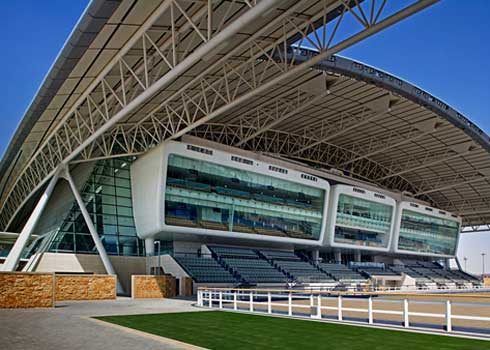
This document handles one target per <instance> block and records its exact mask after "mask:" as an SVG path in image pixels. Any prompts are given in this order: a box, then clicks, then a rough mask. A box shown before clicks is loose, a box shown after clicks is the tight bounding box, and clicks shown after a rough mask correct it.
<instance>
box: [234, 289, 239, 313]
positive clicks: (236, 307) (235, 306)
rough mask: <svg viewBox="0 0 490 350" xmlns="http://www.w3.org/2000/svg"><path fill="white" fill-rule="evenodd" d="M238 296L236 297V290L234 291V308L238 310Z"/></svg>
mask: <svg viewBox="0 0 490 350" xmlns="http://www.w3.org/2000/svg"><path fill="white" fill-rule="evenodd" d="M236 299H237V297H236V291H235V292H234V293H233V310H235V311H236V310H237V309H238V305H237V300H236Z"/></svg>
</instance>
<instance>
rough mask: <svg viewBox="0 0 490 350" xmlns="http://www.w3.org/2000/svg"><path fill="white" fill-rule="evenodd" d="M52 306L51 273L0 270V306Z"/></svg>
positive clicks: (52, 281) (52, 285)
mask: <svg viewBox="0 0 490 350" xmlns="http://www.w3.org/2000/svg"><path fill="white" fill-rule="evenodd" d="M53 306H54V279H53V274H52V273H23V272H0V308H33V307H53Z"/></svg>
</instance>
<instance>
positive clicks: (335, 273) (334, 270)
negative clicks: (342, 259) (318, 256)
mask: <svg viewBox="0 0 490 350" xmlns="http://www.w3.org/2000/svg"><path fill="white" fill-rule="evenodd" d="M318 267H319V268H320V270H322V271H324V272H325V273H327V274H329V275H330V276H332V277H333V278H334V279H335V280H337V281H342V282H360V281H365V280H366V279H365V278H364V277H363V276H362V275H361V274H360V273H358V272H356V271H353V270H352V269H350V268H348V267H347V266H345V265H342V264H332V263H323V262H322V263H320V264H319V265H318Z"/></svg>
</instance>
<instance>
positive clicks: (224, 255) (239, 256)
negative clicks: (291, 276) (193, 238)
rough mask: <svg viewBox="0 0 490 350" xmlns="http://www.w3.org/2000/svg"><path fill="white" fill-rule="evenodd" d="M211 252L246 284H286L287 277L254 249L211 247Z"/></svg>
mask: <svg viewBox="0 0 490 350" xmlns="http://www.w3.org/2000/svg"><path fill="white" fill-rule="evenodd" d="M209 248H210V249H211V251H212V252H213V253H214V254H216V256H217V258H218V259H219V260H220V261H221V262H222V263H223V264H224V265H225V266H227V267H228V268H229V269H230V270H231V271H232V272H233V274H234V275H235V276H237V277H238V278H240V279H241V281H242V282H245V283H254V284H255V283H285V282H287V276H286V275H285V274H283V273H282V272H281V271H280V270H278V269H276V268H274V267H273V266H272V265H271V264H270V263H269V262H268V261H267V260H264V259H261V258H260V257H259V255H257V253H256V252H255V251H254V250H252V249H246V248H232V247H218V246H210V247H209Z"/></svg>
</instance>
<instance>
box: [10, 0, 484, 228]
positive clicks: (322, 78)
mask: <svg viewBox="0 0 490 350" xmlns="http://www.w3.org/2000/svg"><path fill="white" fill-rule="evenodd" d="M434 2H436V1H434V0H420V1H412V2H409V1H408V2H399V1H394V0H392V1H374V0H371V1H368V0H365V1H359V0H351V1H349V0H315V1H312V0H300V1H296V0H262V1H251V0H249V1H247V0H236V1H233V0H229V1H227V0H225V1H190V0H164V1H134V0H122V1H101V0H96V1H92V2H91V4H90V5H89V7H88V8H87V10H86V12H85V13H84V15H83V16H82V18H81V19H80V21H79V23H78V24H77V26H76V28H75V29H74V31H73V32H72V34H71V36H70V38H69V40H68V41H67V43H66V44H65V46H64V48H63V50H62V52H61V53H60V55H59V56H58V58H57V60H56V62H55V63H54V65H53V67H52V68H51V70H50V72H49V73H48V75H47V77H46V79H45V81H44V83H43V84H42V86H41V88H40V90H39V91H38V93H37V95H36V96H35V98H34V100H33V102H32V104H31V105H30V107H29V109H28V110H27V112H26V114H25V116H24V118H23V120H22V122H21V124H20V126H19V127H18V129H17V131H16V133H15V135H14V137H13V139H12V141H11V143H10V145H9V147H8V149H7V151H6V153H5V155H4V157H3V160H2V162H1V163H0V179H1V182H0V192H1V195H0V226H1V228H0V229H4V230H6V229H8V228H9V227H10V226H11V223H12V221H13V220H14V218H15V217H16V215H17V214H18V213H19V212H20V209H21V208H22V207H23V206H24V205H26V204H27V203H29V199H32V198H34V197H35V196H34V194H36V193H38V192H39V190H40V189H42V188H43V186H45V184H46V182H47V181H48V180H49V178H50V177H51V176H52V175H53V174H54V173H56V171H58V169H59V167H60V166H61V165H66V164H70V163H74V162H82V161H90V160H94V159H100V158H103V157H111V156H121V155H136V154H141V153H144V152H146V151H148V150H149V149H151V148H152V147H154V146H155V145H157V144H159V143H161V142H164V141H165V140H168V139H176V138H179V137H181V136H183V135H186V134H190V135H195V136H199V137H201V138H205V139H209V140H213V141H217V142H220V143H223V144H227V145H232V146H235V147H240V148H243V149H247V150H253V151H256V152H262V153H267V154H272V155H274V156H281V157H285V158H289V159H293V160H296V161H302V162H304V163H307V164H309V165H312V166H315V167H320V168H326V169H338V170H340V171H342V172H343V173H344V174H345V176H350V177H354V178H358V179H362V180H365V181H369V182H371V183H373V184H376V185H379V186H381V187H382V188H385V189H388V190H391V191H393V190H394V191H400V192H404V193H405V194H406V195H410V196H413V197H414V198H416V199H421V200H425V201H428V202H429V203H431V204H432V205H434V206H436V207H439V208H441V209H443V210H447V211H451V212H453V213H455V214H459V215H461V216H463V218H464V223H465V224H466V225H472V226H478V225H484V224H488V223H490V203H489V202H488V200H487V197H489V196H490V157H489V151H490V139H489V137H488V136H487V135H486V134H484V133H483V132H482V131H481V130H480V129H479V128H478V127H476V126H475V125H474V124H473V123H471V122H470V121H469V120H468V119H467V118H465V117H464V116H462V115H461V114H460V113H458V112H457V111H455V110H454V109H452V108H451V107H449V106H448V105H447V104H446V103H444V102H442V101H440V100H439V99H437V98H435V97H433V96H432V95H430V94H429V93H427V92H425V91H423V90H421V89H420V88H418V87H416V86H413V85H411V84H410V83H407V82H406V81H403V80H401V79H399V78H397V77H395V76H392V75H390V74H387V73H385V72H382V71H380V70H377V69H375V68H372V67H369V66H367V65H364V64H361V63H358V62H354V61H351V60H349V59H347V58H342V57H339V56H332V55H333V54H335V53H337V52H339V51H340V50H342V49H345V48H346V47H349V46H350V45H353V44H355V43H357V42H359V41H361V40H364V39H365V38H367V37H369V36H370V35H373V34H375V33H377V32H379V31H380V30H383V29H385V28H387V27H388V26H391V25H394V24H396V23H397V22H398V21H400V20H402V19H404V18H406V17H408V16H410V15H413V14H414V13H416V12H418V11H420V10H422V9H424V8H426V7H428V6H430V5H432V4H433V3H434ZM397 6H398V7H397ZM325 28H326V30H325ZM304 46H309V47H311V48H312V49H311V50H306V49H299V47H304Z"/></svg>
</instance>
